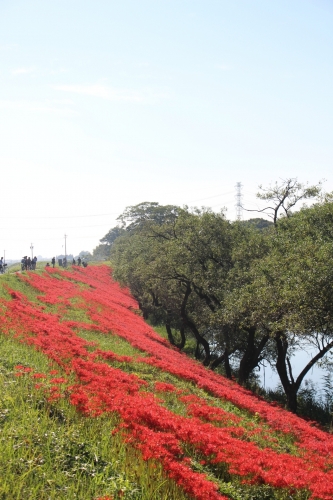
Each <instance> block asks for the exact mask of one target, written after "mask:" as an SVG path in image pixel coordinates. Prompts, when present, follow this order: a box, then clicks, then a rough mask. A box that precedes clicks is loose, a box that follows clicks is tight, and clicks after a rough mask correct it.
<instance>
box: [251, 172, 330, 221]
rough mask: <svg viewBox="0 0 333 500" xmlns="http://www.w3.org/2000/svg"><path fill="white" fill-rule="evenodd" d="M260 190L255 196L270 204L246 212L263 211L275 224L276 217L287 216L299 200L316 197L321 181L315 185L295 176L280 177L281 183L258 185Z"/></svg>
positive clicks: (318, 193)
mask: <svg viewBox="0 0 333 500" xmlns="http://www.w3.org/2000/svg"><path fill="white" fill-rule="evenodd" d="M259 189H260V191H259V192H258V193H257V198H259V199H260V200H265V201H269V202H270V203H271V204H270V205H269V206H268V207H265V208H263V209H261V210H250V209H245V210H246V211H248V212H264V213H266V214H267V215H268V217H270V218H271V219H272V220H273V223H274V225H276V223H277V220H278V217H279V216H280V215H284V216H286V217H289V216H290V215H291V209H292V208H294V207H295V205H296V204H297V203H298V202H299V201H301V200H308V199H311V198H316V197H318V196H319V195H320V192H321V182H319V183H318V184H316V185H313V186H308V185H307V184H302V183H300V182H298V180H297V178H289V179H282V181H281V183H280V184H278V183H277V182H275V184H274V185H273V186H269V187H268V188H263V187H262V186H261V185H260V186H259Z"/></svg>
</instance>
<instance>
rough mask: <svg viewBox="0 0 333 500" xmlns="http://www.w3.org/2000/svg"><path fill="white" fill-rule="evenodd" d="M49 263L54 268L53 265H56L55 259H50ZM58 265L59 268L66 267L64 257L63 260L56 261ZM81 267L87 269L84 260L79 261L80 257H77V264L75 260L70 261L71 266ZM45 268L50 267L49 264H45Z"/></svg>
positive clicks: (86, 263)
mask: <svg viewBox="0 0 333 500" xmlns="http://www.w3.org/2000/svg"><path fill="white" fill-rule="evenodd" d="M51 263H52V267H55V265H56V259H55V257H52V260H51ZM58 264H59V266H60V267H67V259H66V257H65V258H64V259H58ZM81 265H82V266H83V267H87V265H88V262H86V261H85V260H83V259H81V257H78V259H77V262H76V260H75V259H73V260H72V266H81ZM45 267H50V264H49V262H47V264H46V266H45Z"/></svg>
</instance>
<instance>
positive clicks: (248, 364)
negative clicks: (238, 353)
mask: <svg viewBox="0 0 333 500" xmlns="http://www.w3.org/2000/svg"><path fill="white" fill-rule="evenodd" d="M246 331H247V332H248V337H247V346H246V350H245V352H244V355H243V357H242V359H241V362H240V364H239V374H238V382H239V383H240V384H244V383H245V382H247V380H248V379H249V376H250V375H251V373H252V371H253V370H254V368H256V367H257V366H258V364H259V362H260V361H261V358H260V355H261V353H262V351H263V349H264V347H265V345H266V344H267V342H268V340H269V335H264V336H263V337H262V338H261V340H260V342H259V344H258V345H256V344H255V334H256V328H255V327H251V328H248V329H247V330H246Z"/></svg>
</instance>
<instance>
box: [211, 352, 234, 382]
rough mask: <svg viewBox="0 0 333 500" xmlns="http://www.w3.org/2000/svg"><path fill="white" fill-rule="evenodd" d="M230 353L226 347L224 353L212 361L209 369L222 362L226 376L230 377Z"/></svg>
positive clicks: (213, 368)
mask: <svg viewBox="0 0 333 500" xmlns="http://www.w3.org/2000/svg"><path fill="white" fill-rule="evenodd" d="M230 354H232V353H229V351H228V349H227V348H226V349H225V351H224V353H223V354H222V355H221V356H219V357H218V358H216V359H214V361H213V362H212V363H211V365H210V368H211V370H215V368H217V367H218V366H219V365H221V364H222V363H224V369H225V375H226V377H227V378H230V379H231V378H232V373H231V366H230V362H229V356H230Z"/></svg>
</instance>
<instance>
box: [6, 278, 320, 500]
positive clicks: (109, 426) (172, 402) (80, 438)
mask: <svg viewBox="0 0 333 500" xmlns="http://www.w3.org/2000/svg"><path fill="white" fill-rule="evenodd" d="M38 272H42V271H38ZM54 279H61V277H60V278H59V277H54ZM80 286H81V285H80ZM8 288H10V289H12V290H17V291H19V292H21V293H23V294H24V295H25V296H26V297H27V298H28V299H29V301H31V302H32V303H34V304H36V305H38V304H39V303H40V300H39V299H38V296H40V292H38V291H36V289H34V288H33V287H32V286H30V285H29V283H27V282H24V281H22V280H21V278H20V276H19V275H17V274H7V275H5V276H1V277H0V297H2V298H4V299H5V300H10V294H9V292H8ZM44 307H45V310H46V311H47V312H49V313H52V314H57V313H58V314H59V313H60V314H61V315H62V317H63V318H64V319H66V320H73V321H84V322H87V315H86V314H85V311H84V310H83V309H82V307H81V304H80V301H79V300H75V298H73V299H71V301H70V304H69V305H68V304H67V305H66V309H65V310H64V308H63V307H61V308H59V305H57V304H46V305H44ZM78 335H79V336H80V337H81V338H84V339H85V340H87V341H89V342H91V345H90V348H89V349H90V351H91V352H93V351H94V350H96V349H97V348H99V349H101V350H103V351H112V352H114V353H116V354H117V355H120V356H131V357H132V361H131V362H126V361H117V360H115V361H112V362H109V363H110V364H111V365H112V366H113V367H115V368H120V369H121V370H122V371H124V372H125V373H132V374H135V375H136V376H138V377H139V378H140V379H141V380H143V381H145V382H146V384H147V385H146V386H145V388H144V390H145V391H147V392H150V391H151V392H153V393H154V394H156V395H157V396H158V398H159V399H160V402H161V405H162V406H164V407H165V408H167V409H168V410H170V411H171V412H173V413H174V414H175V415H181V416H188V413H187V412H188V409H187V407H186V405H185V404H184V402H183V401H182V399H181V398H180V397H179V393H175V392H165V391H160V392H157V391H156V387H155V382H156V381H159V382H162V383H167V384H172V385H173V386H174V387H175V388H177V390H178V391H179V392H182V393H183V394H187V395H193V396H198V397H200V398H201V400H202V401H203V402H205V403H206V404H208V405H210V407H213V408H214V407H215V408H220V409H222V410H226V411H228V412H230V414H232V415H235V416H236V417H237V418H238V419H239V424H237V425H239V426H240V427H241V428H242V429H248V430H249V432H248V435H247V436H245V438H243V439H245V441H251V442H254V443H255V444H256V445H257V446H258V447H259V448H260V449H265V448H266V446H269V447H270V448H271V449H273V450H274V451H276V452H278V453H286V452H287V453H289V454H291V455H295V456H297V454H298V449H297V446H296V445H295V438H294V437H293V436H292V435H291V434H284V433H281V432H277V431H272V429H270V428H269V426H268V425H266V424H265V423H263V422H262V421H259V420H260V419H258V416H253V415H251V414H250V413H249V412H248V411H246V410H244V409H240V408H238V407H236V406H235V405H233V404H232V403H230V402H228V401H227V400H222V399H221V398H218V397H216V396H214V395H212V394H210V393H208V392H207V391H206V390H204V389H202V388H199V387H198V386H196V385H195V384H193V383H192V382H190V381H188V380H184V379H181V378H180V377H177V376H175V375H173V374H171V373H168V372H166V371H163V370H162V369H161V368H158V367H156V366H151V365H149V364H144V363H142V362H136V361H135V358H136V357H139V356H140V357H142V355H143V353H142V352H141V351H139V350H138V349H136V348H134V347H133V346H131V345H130V344H129V343H128V342H127V341H125V340H124V339H122V338H120V337H117V336H111V335H105V334H103V333H100V332H98V331H96V330H93V329H92V330H91V331H90V330H89V329H82V330H79V331H78ZM17 365H23V366H25V367H30V368H32V369H33V371H34V373H37V374H38V373H43V374H45V373H46V374H47V373H49V372H50V371H51V370H52V369H53V370H54V369H56V370H57V371H58V375H57V376H60V375H65V373H64V372H63V371H62V370H61V369H60V368H59V366H56V365H55V364H54V363H51V362H50V361H49V359H48V358H47V357H46V356H45V355H44V354H42V353H41V352H37V351H36V350H35V349H34V348H33V347H32V346H28V345H25V344H23V343H21V342H20V341H19V340H18V339H14V338H13V337H12V335H0V401H1V403H0V499H6V500H7V499H8V500H9V499H12V498H13V499H14V498H16V499H21V498H22V499H23V498H24V499H27V498H28V499H38V500H40V499H41V500H43V499H62V498H63V499H65V498H66V499H72V498H73V499H74V498H75V499H76V498H77V499H97V498H102V497H105V498H106V496H109V497H110V498H133V499H136V498H142V499H147V500H148V499H156V500H157V499H175V500H176V499H179V500H181V499H185V498H188V497H187V496H186V495H185V494H184V493H183V491H182V490H181V489H180V488H179V487H177V486H176V485H175V484H174V483H173V481H172V480H170V479H167V478H166V477H165V475H164V474H163V471H162V470H161V467H160V466H159V465H158V464H156V463H154V462H153V461H148V462H144V461H143V460H142V459H141V457H140V455H139V452H138V451H137V450H134V449H133V448H132V447H131V446H130V444H126V443H124V442H123V441H122V440H121V437H120V435H119V434H116V435H112V430H113V429H114V427H115V426H116V425H117V424H118V422H119V421H118V417H117V416H116V415H112V414H110V413H107V414H103V415H100V416H98V417H96V418H87V417H85V416H83V415H82V414H80V413H79V412H77V411H76V409H75V408H74V407H73V406H72V405H71V404H70V403H69V402H68V400H67V399H66V398H62V399H60V400H56V401H49V400H48V397H47V396H46V394H45V393H42V392H41V391H40V390H39V389H37V388H36V387H35V386H36V382H38V380H35V379H33V378H32V377H30V376H29V375H28V374H27V375H23V376H20V377H18V376H16V375H17V373H16V371H17V370H15V366H17ZM72 382H73V381H72ZM48 383H49V384H51V382H50V380H48V381H46V385H47V384H48ZM217 425H218V424H217ZM185 452H186V454H187V455H189V456H191V467H192V470H194V471H198V472H203V473H205V474H207V477H208V478H210V479H211V480H213V481H214V482H215V483H216V484H217V485H218V487H219V491H220V493H221V494H224V495H225V496H226V497H227V498H231V499H235V500H243V499H244V500H250V499H252V500H255V499H258V500H261V499H274V498H276V499H279V500H284V499H289V498H294V499H299V500H305V499H307V498H310V494H309V493H308V492H307V491H305V490H300V491H294V492H289V491H287V490H281V489H276V488H273V487H270V486H267V485H249V484H246V485H245V484H243V483H242V481H241V479H240V478H238V477H237V476H235V475H230V474H229V473H228V471H227V469H226V468H223V467H222V468H221V467H217V466H216V467H215V466H214V465H212V464H211V463H210V464H209V463H204V462H203V460H202V456H201V455H200V454H198V453H197V452H195V451H194V450H192V449H191V446H190V445H186V450H185Z"/></svg>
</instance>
